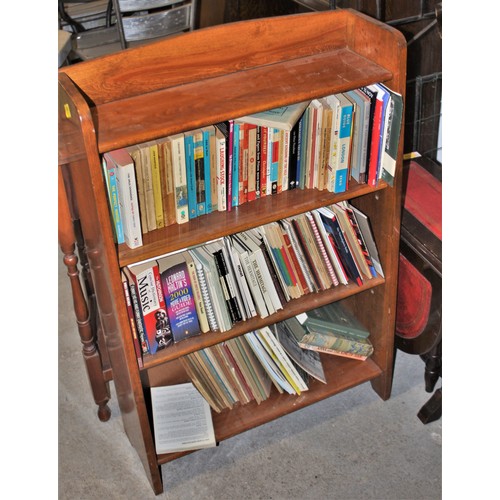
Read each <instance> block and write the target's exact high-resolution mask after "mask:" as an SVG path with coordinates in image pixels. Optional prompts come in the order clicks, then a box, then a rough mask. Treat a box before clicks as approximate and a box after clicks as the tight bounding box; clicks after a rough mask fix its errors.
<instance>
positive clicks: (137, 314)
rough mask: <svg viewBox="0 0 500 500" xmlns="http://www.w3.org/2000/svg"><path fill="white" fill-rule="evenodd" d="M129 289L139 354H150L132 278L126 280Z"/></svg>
mask: <svg viewBox="0 0 500 500" xmlns="http://www.w3.org/2000/svg"><path fill="white" fill-rule="evenodd" d="M128 282H129V287H130V300H131V301H132V308H133V310H134V317H135V326H136V328H137V335H138V337H139V343H140V348H141V352H142V353H143V354H146V353H148V352H150V350H149V342H148V337H147V335H146V331H145V329H144V318H143V317H142V311H141V306H140V305H139V297H138V295H137V288H136V285H135V282H134V280H133V278H132V277H130V278H128Z"/></svg>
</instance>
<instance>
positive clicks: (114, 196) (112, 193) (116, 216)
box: [106, 165, 125, 245]
mask: <svg viewBox="0 0 500 500" xmlns="http://www.w3.org/2000/svg"><path fill="white" fill-rule="evenodd" d="M115 170H116V169H115V167H114V166H111V167H110V166H109V165H108V166H107V172H106V175H107V178H108V188H109V202H110V205H111V212H112V214H113V222H114V226H115V233H116V242H117V243H118V244H119V245H121V244H122V243H125V235H124V233H123V223H122V218H121V214H120V203H119V201H118V187H117V185H116V172H115Z"/></svg>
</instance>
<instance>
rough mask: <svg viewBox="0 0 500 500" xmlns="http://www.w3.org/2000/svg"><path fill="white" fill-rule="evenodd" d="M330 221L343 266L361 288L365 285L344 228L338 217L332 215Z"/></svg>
mask: <svg viewBox="0 0 500 500" xmlns="http://www.w3.org/2000/svg"><path fill="white" fill-rule="evenodd" d="M329 221H330V225H331V228H332V233H331V234H332V236H333V239H334V241H335V246H336V248H337V251H338V253H339V256H340V259H341V260H342V264H343V265H344V269H345V270H346V271H347V274H348V276H349V278H350V279H351V280H353V281H354V282H355V283H357V284H358V285H359V286H361V285H362V284H363V280H362V278H361V275H360V274H359V271H358V270H357V266H356V262H355V261H354V257H353V256H352V254H351V250H350V249H349V245H348V244H347V241H346V238H345V236H344V233H343V231H342V228H341V227H340V224H339V221H338V220H337V216H336V215H335V214H333V213H332V215H331V218H330V219H329Z"/></svg>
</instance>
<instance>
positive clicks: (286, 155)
mask: <svg viewBox="0 0 500 500" xmlns="http://www.w3.org/2000/svg"><path fill="white" fill-rule="evenodd" d="M280 159H281V162H282V164H283V166H282V174H281V191H279V192H282V191H287V190H288V187H289V176H290V131H289V130H283V131H281V132H280Z"/></svg>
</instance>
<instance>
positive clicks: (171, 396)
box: [151, 382, 216, 454]
mask: <svg viewBox="0 0 500 500" xmlns="http://www.w3.org/2000/svg"><path fill="white" fill-rule="evenodd" d="M151 400H152V405H153V424H154V434H155V444H156V453H158V454H161V453H172V452H176V451H188V450H197V449H200V448H209V447H211V446H215V445H216V441H215V433H214V427H213V422H212V413H211V410H210V406H209V404H208V403H207V401H206V400H205V399H204V398H203V396H202V395H201V394H200V393H199V392H198V391H197V389H196V388H195V387H194V385H193V384H192V383H190V382H189V383H186V384H178V385H170V386H165V387H152V388H151Z"/></svg>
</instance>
